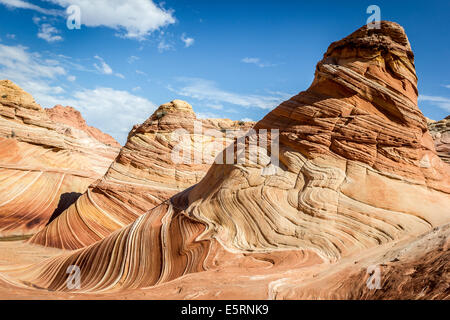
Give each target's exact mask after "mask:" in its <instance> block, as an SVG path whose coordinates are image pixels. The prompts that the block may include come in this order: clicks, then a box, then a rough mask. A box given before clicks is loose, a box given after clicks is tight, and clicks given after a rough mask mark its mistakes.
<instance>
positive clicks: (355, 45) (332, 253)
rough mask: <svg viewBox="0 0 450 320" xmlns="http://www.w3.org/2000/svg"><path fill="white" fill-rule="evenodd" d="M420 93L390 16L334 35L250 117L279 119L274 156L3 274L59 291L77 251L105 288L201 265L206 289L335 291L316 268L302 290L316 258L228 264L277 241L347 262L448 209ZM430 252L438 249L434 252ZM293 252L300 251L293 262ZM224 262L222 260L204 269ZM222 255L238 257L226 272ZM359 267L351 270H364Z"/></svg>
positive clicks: (292, 293) (93, 286) (155, 280)
mask: <svg viewBox="0 0 450 320" xmlns="http://www.w3.org/2000/svg"><path fill="white" fill-rule="evenodd" d="M417 94H418V93H417V77H416V74H415V69H414V61H413V53H412V51H411V47H410V45H409V41H408V39H407V37H406V34H405V33H404V30H403V28H401V27H400V26H399V25H398V24H395V23H392V22H382V23H381V29H376V30H368V29H367V27H366V26H363V27H362V28H360V29H358V30H357V31H356V32H354V33H353V34H351V35H350V36H348V37H346V38H344V39H343V40H341V41H338V42H335V43H333V44H331V46H330V47H329V48H328V50H327V52H326V53H325V55H324V58H323V59H322V61H320V62H319V63H318V65H317V69H316V74H315V79H314V81H313V83H312V85H311V87H310V88H309V89H308V90H306V91H304V92H301V93H300V94H298V95H296V96H294V97H292V98H291V99H290V100H288V101H286V102H284V103H282V104H281V105H280V106H278V107H277V108H276V109H274V110H273V111H272V112H270V113H269V114H268V115H267V116H266V117H265V118H264V119H263V120H261V121H260V122H258V123H257V124H256V125H255V127H254V128H255V129H272V128H275V129H279V130H280V145H279V153H278V154H279V167H278V168H273V164H271V163H270V160H269V158H268V157H264V156H263V157H261V158H259V159H258V160H257V161H253V160H254V159H253V158H252V157H250V152H248V153H246V154H245V156H246V160H247V161H246V162H245V163H241V164H234V165H231V164H227V165H222V164H214V165H212V167H211V168H210V169H209V170H208V173H207V174H206V176H205V177H204V178H203V179H202V180H201V181H200V182H199V183H198V184H196V185H195V186H194V187H191V188H189V189H186V190H185V191H183V192H181V193H178V194H177V195H175V196H173V197H172V198H171V199H170V201H167V202H164V203H162V204H161V205H159V206H157V207H155V208H153V209H152V210H150V211H149V212H147V213H145V214H143V215H141V216H140V217H139V218H138V219H137V220H136V221H135V222H134V223H132V224H131V225H129V226H127V227H125V228H122V229H121V230H117V231H116V232H114V233H112V234H111V235H109V236H108V237H106V238H105V239H103V240H101V241H99V242H97V243H95V244H93V245H91V246H89V247H86V248H84V249H81V250H78V251H76V252H73V253H68V254H66V255H63V256H58V257H55V258H52V259H50V260H47V261H45V262H44V263H41V264H39V265H34V266H33V267H32V269H29V268H28V269H22V270H18V271H15V272H12V273H10V275H11V276H14V277H17V278H19V279H21V281H26V282H27V283H32V284H33V285H35V286H38V287H41V288H47V289H51V290H59V291H67V290H68V289H67V286H66V278H67V275H66V270H67V267H68V266H70V265H77V266H79V267H80V269H81V272H82V279H81V282H82V283H81V288H82V289H81V290H82V291H84V292H102V291H104V292H106V291H117V290H125V289H129V290H132V289H136V288H143V287H149V286H152V285H156V284H162V283H165V282H167V281H169V280H173V279H177V278H178V277H180V276H182V275H186V274H189V273H193V274H195V273H197V272H199V271H205V273H203V274H201V279H202V284H203V286H205V287H203V289H200V287H202V285H199V286H197V287H196V288H197V290H200V291H202V293H203V292H206V293H204V295H205V296H208V294H209V297H213V296H212V293H211V292H209V291H208V285H206V283H208V284H209V283H210V285H211V286H213V284H214V285H215V290H216V293H217V292H218V291H220V292H222V291H221V290H222V288H223V289H224V290H227V285H228V283H230V284H231V283H235V286H234V287H233V288H232V289H230V290H231V291H230V290H229V291H228V297H229V296H233V297H239V296H240V295H242V292H246V286H247V285H248V286H249V287H250V288H251V287H252V286H253V284H254V283H255V282H254V281H255V280H257V279H263V280H260V281H262V282H263V283H264V285H265V286H264V287H265V289H264V290H267V295H268V297H269V298H277V297H286V298H295V297H299V296H307V297H321V296H330V295H332V292H334V291H336V292H338V290H339V288H337V287H338V286H339V284H340V283H341V282H338V281H340V280H342V278H339V277H337V278H333V277H332V278H331V279H334V280H336V279H338V280H337V281H334V282H330V281H323V282H320V281H317V282H316V283H317V284H320V283H321V284H322V287H320V286H319V287H318V288H319V290H320V289H321V288H324V287H325V288H326V290H325V289H324V290H325V291H326V292H322V293H318V292H317V291H314V289H310V291H307V292H305V291H302V287H305V280H308V281H310V282H308V281H307V282H306V283H312V284H314V277H315V276H316V275H317V274H315V273H314V271H311V269H301V270H297V271H296V272H293V274H295V276H296V279H297V282H296V281H294V279H293V278H291V277H293V276H292V275H291V276H290V275H288V274H286V278H284V279H280V277H279V276H278V278H277V279H276V280H274V278H273V277H271V276H267V275H264V277H263V278H257V279H255V278H253V279H252V278H251V277H239V276H237V275H240V274H243V273H245V272H247V273H248V269H249V268H252V267H254V268H255V269H252V270H253V271H252V272H253V274H255V272H258V271H259V272H263V271H262V270H267V269H268V267H267V265H266V266H262V265H261V264H259V262H256V261H255V260H251V259H250V260H251V261H253V262H251V263H250V262H249V260H246V258H248V257H249V256H250V255H259V259H261V260H263V261H266V262H267V261H272V262H273V265H276V264H277V263H276V261H279V258H280V256H281V255H282V254H285V255H284V256H283V257H284V261H286V263H287V266H286V265H285V266H284V268H285V269H284V270H289V266H291V267H292V270H294V269H298V268H300V267H302V266H312V265H314V266H315V268H317V269H314V270H322V271H323V270H325V269H326V268H327V266H330V267H329V269H330V270H331V269H332V268H333V267H336V266H338V267H339V266H341V267H345V266H346V264H345V263H344V264H342V265H341V264H340V263H341V261H345V260H346V259H352V257H355V256H359V255H363V254H368V252H371V251H370V250H375V251H376V250H377V249H378V248H385V247H386V246H388V245H389V244H390V243H393V242H396V241H399V240H405V239H408V238H409V239H411V238H414V237H416V236H417V235H419V234H422V233H425V232H428V231H430V230H431V229H432V228H433V227H436V226H441V225H444V224H446V223H448V222H450V206H449V196H450V194H449V193H450V185H449V184H450V167H449V166H448V165H447V164H445V163H444V162H443V161H442V160H441V159H440V158H439V157H438V156H437V155H436V151H435V148H434V144H433V141H432V139H431V136H430V134H429V132H428V130H427V124H426V120H425V118H424V116H423V115H422V113H421V112H420V110H419V108H418V106H417ZM144 131H146V130H144ZM135 132H136V131H135ZM131 136H133V133H132V134H131ZM249 140H250V138H249ZM248 143H249V142H248ZM234 147H235V146H234V145H232V146H231V147H230V148H234ZM269 151H270V152H275V150H273V149H272V148H270V150H269ZM119 158H120V156H119ZM252 159H253V160H252ZM269 167H272V168H271V170H267V171H265V170H263V169H267V168H269ZM270 171H271V172H272V173H273V174H263V173H265V172H266V173H267V172H270ZM418 199H420V200H418ZM61 217H62V216H61ZM296 253H297V254H298V255H296ZM435 258H436V259H441V258H442V257H441V256H439V255H435V256H433V257H431V258H430V259H435ZM299 260H300V261H301V263H300V265H298V264H296V263H295V262H297V263H298V261H299ZM259 261H260V260H259ZM373 261H380V260H379V259H373ZM430 261H431V260H430ZM439 261H441V262H442V259H441V260H439ZM321 262H326V263H321ZM416 262H417V261H416ZM416 262H414V261H412V262H411V263H413V264H414V263H416ZM329 263H334V264H332V265H329ZM351 263H353V261H352V262H351ZM224 265H225V266H226V267H225V268H224V269H223V270H225V271H223V272H222V273H220V272H217V273H216V272H211V271H213V270H217V268H218V266H224ZM405 266H407V264H405ZM233 268H234V269H233ZM231 269H233V270H234V271H236V269H237V270H238V271H237V272H235V273H227V270H231ZM339 270H341V269H336V270H334V271H333V272H337V271H339ZM399 270H402V269H399ZM266 272H267V271H266ZM330 272H331V271H330ZM358 272H359V270H358ZM358 272H355V273H354V276H355V279H356V278H358V279H360V278H362V276H361V274H359V273H358ZM236 277H237V278H238V280H236V279H237V278H236ZM199 278H200V275H199V276H198V277H197V278H196V277H195V276H193V277H192V278H190V279H191V282H190V285H191V286H194V287H195V286H196V282H195V280H192V279H196V280H197V281H199ZM216 278H219V279H220V284H217V281H216ZM184 279H185V278H183V279H178V280H176V281H179V282H178V283H181V282H183V281H185V280H184ZM299 279H300V280H299ZM320 279H323V277H320ZM320 279H319V280H320ZM186 281H189V280H186ZM236 281H239V285H236ZM271 281H272V282H271ZM418 281H423V279H419V280H418ZM345 285H346V286H350V287H351V288H352V287H353V286H359V285H360V284H359V283H358V284H352V283H350V282H346V283H345ZM306 287H307V286H306ZM169 288H170V286H169ZM160 289H161V288H160ZM297 289H298V290H297ZM180 290H181V289H180ZM233 290H234V291H233ZM349 290H351V289H349ZM252 292H253V291H252ZM265 292H266V291H265ZM191 293H192V291H191ZM199 294H201V293H199ZM364 294H365V291H364V290H361V291H358V293H357V295H359V296H364ZM343 295H344V296H345V293H344V294H343ZM197 296H198V295H197ZM392 296H393V297H394V296H395V294H393V295H392ZM186 297H188V296H186Z"/></svg>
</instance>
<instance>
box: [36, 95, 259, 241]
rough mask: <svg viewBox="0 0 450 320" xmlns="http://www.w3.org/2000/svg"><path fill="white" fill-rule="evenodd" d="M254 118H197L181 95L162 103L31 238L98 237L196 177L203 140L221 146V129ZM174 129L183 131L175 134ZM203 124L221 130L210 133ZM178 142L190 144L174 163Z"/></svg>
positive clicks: (243, 127)
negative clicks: (100, 173) (100, 172)
mask: <svg viewBox="0 0 450 320" xmlns="http://www.w3.org/2000/svg"><path fill="white" fill-rule="evenodd" d="M253 124H254V123H251V122H239V121H231V120H227V119H204V120H200V119H197V117H196V115H195V113H194V111H193V110H192V107H191V106H190V105H189V104H188V103H187V102H184V101H181V100H175V101H172V102H170V103H167V104H163V105H161V106H160V107H159V108H158V109H157V110H156V111H155V112H154V114H153V115H152V116H151V117H150V118H149V119H148V120H147V121H145V122H144V123H143V124H142V125H136V126H135V127H134V128H133V130H132V131H131V132H130V134H129V136H128V141H127V143H126V145H125V146H124V147H123V148H122V150H121V151H120V153H119V156H118V157H117V159H116V160H115V161H114V163H113V164H112V165H111V167H110V168H109V170H108V172H107V173H106V175H105V176H104V178H103V179H102V180H101V181H99V182H98V183H95V184H93V185H92V186H90V187H89V189H88V190H87V191H86V193H85V194H83V195H82V196H81V197H80V198H79V199H78V201H77V202H76V203H75V204H74V205H72V206H71V207H70V208H68V209H67V210H66V211H65V212H64V213H63V214H61V215H60V216H59V217H58V218H57V219H55V220H54V221H53V222H52V223H50V224H49V225H48V226H47V227H46V228H45V229H44V230H42V231H41V232H39V233H38V234H36V235H35V236H34V237H33V238H31V239H30V243H34V244H40V245H45V246H51V247H57V248H64V249H77V248H81V247H84V246H87V245H90V244H92V243H94V242H96V241H98V240H100V239H103V238H104V237H106V236H107V235H109V234H110V233H111V232H112V231H115V230H117V229H120V228H122V227H125V226H126V225H128V224H130V223H132V222H133V221H135V220H136V219H137V218H138V217H139V216H140V215H142V214H143V213H145V212H146V211H148V210H150V209H151V208H153V207H154V206H157V205H159V204H161V203H162V202H163V201H164V200H167V199H169V198H170V197H171V196H173V195H175V194H176V193H178V192H180V191H183V190H184V189H186V188H188V187H190V186H192V185H194V184H196V183H198V182H199V181H200V180H201V178H202V177H203V176H204V175H205V173H206V171H207V170H208V168H209V167H210V165H211V164H210V163H207V162H204V161H201V162H199V163H196V162H195V161H194V160H195V159H194V156H195V155H196V151H199V152H203V151H204V150H203V146H205V145H210V144H211V142H212V141H214V142H215V143H216V144H217V147H218V152H220V151H221V150H223V148H225V147H226V146H227V144H228V143H229V142H231V140H230V141H229V142H227V141H228V140H229V139H227V137H226V136H225V135H222V133H221V131H224V130H231V131H241V132H243V133H244V134H245V132H246V131H247V130H248V129H249V128H250V127H251V126H252V125H253ZM195 126H198V127H199V128H200V126H201V129H202V130H199V132H196V131H195V129H196V128H195ZM176 130H185V132H184V133H183V132H181V133H180V137H179V138H174V137H173V134H174V133H175V131H176ZM208 130H214V132H216V133H220V136H219V137H215V136H214V135H209V134H210V133H208V132H209V131H208ZM220 130H221V131H220ZM214 132H212V133H214ZM183 144H186V146H185V148H188V147H190V146H191V147H192V150H191V152H190V154H189V157H190V161H183V162H181V163H174V161H173V159H172V151H173V149H174V148H175V147H178V148H180V146H182V145H183ZM180 149H182V148H180ZM180 151H181V150H180ZM211 151H214V150H211ZM205 153H206V152H205ZM181 156H183V154H182V153H181Z"/></svg>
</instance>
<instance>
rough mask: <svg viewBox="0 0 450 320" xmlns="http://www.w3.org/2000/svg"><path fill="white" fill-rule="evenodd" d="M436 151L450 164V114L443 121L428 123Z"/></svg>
mask: <svg viewBox="0 0 450 320" xmlns="http://www.w3.org/2000/svg"><path fill="white" fill-rule="evenodd" d="M428 129H429V130H430V133H431V136H432V137H433V140H434V144H435V147H436V151H437V154H438V156H439V157H441V159H442V160H444V161H445V162H447V163H449V164H450V116H448V117H446V118H445V119H443V120H441V121H433V122H429V123H428Z"/></svg>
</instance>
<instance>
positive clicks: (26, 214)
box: [0, 80, 119, 237]
mask: <svg viewBox="0 0 450 320" xmlns="http://www.w3.org/2000/svg"><path fill="white" fill-rule="evenodd" d="M118 151H119V150H118V148H114V147H110V146H107V145H105V144H103V143H101V142H99V141H97V140H96V139H93V138H92V137H90V136H88V135H87V134H86V133H85V132H83V131H81V130H78V129H77V128H75V127H73V126H67V125H63V124H60V123H56V122H53V121H51V119H50V118H49V117H48V116H47V114H46V112H45V111H44V110H43V109H42V108H41V107H40V106H39V105H38V104H37V103H36V102H35V101H34V99H33V97H32V96H31V95H29V94H28V93H26V92H24V91H23V90H22V89H20V88H19V87H18V86H16V85H15V84H14V83H12V82H11V81H8V80H3V81H0V181H1V183H0V237H14V236H26V235H31V234H33V233H36V232H37V231H39V230H40V229H41V228H42V227H44V226H45V225H46V224H47V222H48V221H49V219H50V218H51V216H52V214H54V213H55V211H56V210H57V209H58V210H59V209H61V208H62V207H64V206H67V205H68V202H70V201H74V199H75V197H76V196H77V194H79V193H82V192H84V191H85V190H86V188H87V187H88V186H89V184H91V183H92V182H93V181H94V180H95V179H98V178H101V177H102V176H103V174H104V173H105V171H106V170H107V168H108V167H109V165H110V164H111V162H112V161H113V159H114V158H115V156H116V155H117V153H118Z"/></svg>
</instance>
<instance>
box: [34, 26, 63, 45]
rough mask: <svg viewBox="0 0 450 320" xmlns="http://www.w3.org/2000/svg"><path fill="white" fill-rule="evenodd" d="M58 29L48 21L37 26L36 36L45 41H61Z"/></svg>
mask: <svg viewBox="0 0 450 320" xmlns="http://www.w3.org/2000/svg"><path fill="white" fill-rule="evenodd" d="M58 33H59V30H58V29H56V28H55V27H53V26H52V25H50V24H48V23H44V24H42V25H41V26H40V27H39V32H38V34H37V36H38V38H41V39H44V40H45V41H47V42H55V41H61V40H62V39H63V38H62V37H61V36H59V35H57V34H58Z"/></svg>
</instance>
